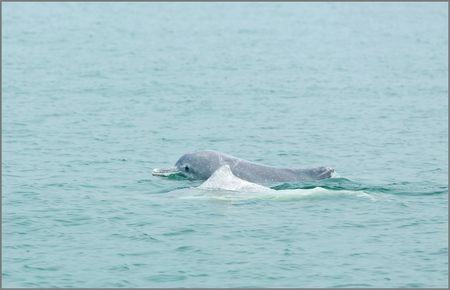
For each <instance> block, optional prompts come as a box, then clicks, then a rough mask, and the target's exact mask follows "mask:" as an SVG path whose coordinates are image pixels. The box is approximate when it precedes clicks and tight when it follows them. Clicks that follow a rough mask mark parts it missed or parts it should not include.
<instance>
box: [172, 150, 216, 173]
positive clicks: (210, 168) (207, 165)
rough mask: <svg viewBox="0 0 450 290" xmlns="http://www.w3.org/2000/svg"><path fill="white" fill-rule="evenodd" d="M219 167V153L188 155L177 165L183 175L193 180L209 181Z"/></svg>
mask: <svg viewBox="0 0 450 290" xmlns="http://www.w3.org/2000/svg"><path fill="white" fill-rule="evenodd" d="M219 166H220V162H219V157H218V153H216V152H214V151H200V152H194V153H187V154H184V155H183V156H181V157H180V159H178V161H177V162H176V163H175V167H176V168H177V169H178V171H179V172H180V173H181V174H182V175H184V176H186V177H188V178H193V179H208V178H209V177H210V176H211V175H212V174H213V173H214V171H216V169H217V168H219Z"/></svg>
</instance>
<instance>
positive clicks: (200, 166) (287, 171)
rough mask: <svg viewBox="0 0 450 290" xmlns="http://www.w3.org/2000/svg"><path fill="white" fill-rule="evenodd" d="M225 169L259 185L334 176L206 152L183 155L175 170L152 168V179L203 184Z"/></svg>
mask: <svg viewBox="0 0 450 290" xmlns="http://www.w3.org/2000/svg"><path fill="white" fill-rule="evenodd" d="M224 165H228V167H229V168H230V170H231V172H232V173H233V174H234V175H235V176H237V177H238V178H240V179H243V180H246V181H249V182H253V183H258V184H274V183H289V182H303V181H310V180H318V179H324V178H330V177H331V176H332V174H333V172H334V169H333V168H331V167H325V166H321V167H315V168H306V169H291V168H279V167H272V166H268V165H263V164H258V163H254V162H251V161H247V160H244V159H240V158H237V157H234V156H231V155H228V154H224V153H221V152H217V151H213V150H205V151H197V152H193V153H187V154H184V155H183V156H181V157H180V159H178V161H177V162H176V163H175V166H174V167H171V168H167V169H160V168H155V169H154V170H153V172H152V174H153V175H155V176H170V175H172V174H179V175H183V176H185V177H187V178H189V179H200V180H206V179H208V178H209V177H211V175H213V173H214V172H215V171H216V170H217V169H219V168H220V167H222V166H224Z"/></svg>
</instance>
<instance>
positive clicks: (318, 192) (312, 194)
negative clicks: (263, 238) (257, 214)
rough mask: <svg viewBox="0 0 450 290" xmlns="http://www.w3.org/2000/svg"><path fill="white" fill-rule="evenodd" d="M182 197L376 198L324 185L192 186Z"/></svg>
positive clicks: (211, 198)
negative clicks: (288, 187)
mask: <svg viewBox="0 0 450 290" xmlns="http://www.w3.org/2000/svg"><path fill="white" fill-rule="evenodd" d="M176 194H177V196H178V198H180V199H203V200H222V201H244V200H276V201H294V200H303V199H330V198H343V197H349V198H366V199H368V200H372V201H373V200H376V199H375V197H374V196H372V195H370V194H368V193H366V192H363V191H349V190H339V191H337V190H328V189H326V188H322V187H316V188H313V189H292V190H280V191H277V190H271V191H263V192H245V191H234V190H233V191H231V190H223V189H207V190H205V189H201V188H191V189H188V190H184V191H178V192H177V193H176Z"/></svg>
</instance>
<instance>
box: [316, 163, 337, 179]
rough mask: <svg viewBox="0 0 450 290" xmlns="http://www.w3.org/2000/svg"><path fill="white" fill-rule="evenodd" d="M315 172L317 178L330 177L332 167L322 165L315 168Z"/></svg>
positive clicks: (332, 170)
mask: <svg viewBox="0 0 450 290" xmlns="http://www.w3.org/2000/svg"><path fill="white" fill-rule="evenodd" d="M316 173H317V175H316V178H317V179H324V178H330V177H331V176H333V173H334V169H333V168H331V167H326V166H322V167H319V168H317V172H316Z"/></svg>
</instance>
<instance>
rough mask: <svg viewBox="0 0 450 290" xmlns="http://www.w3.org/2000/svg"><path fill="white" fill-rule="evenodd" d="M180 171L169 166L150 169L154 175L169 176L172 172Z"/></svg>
mask: <svg viewBox="0 0 450 290" xmlns="http://www.w3.org/2000/svg"><path fill="white" fill-rule="evenodd" d="M178 173H181V172H180V171H179V170H178V168H176V167H170V168H155V169H153V171H152V175H155V176H170V175H173V174H178Z"/></svg>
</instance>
